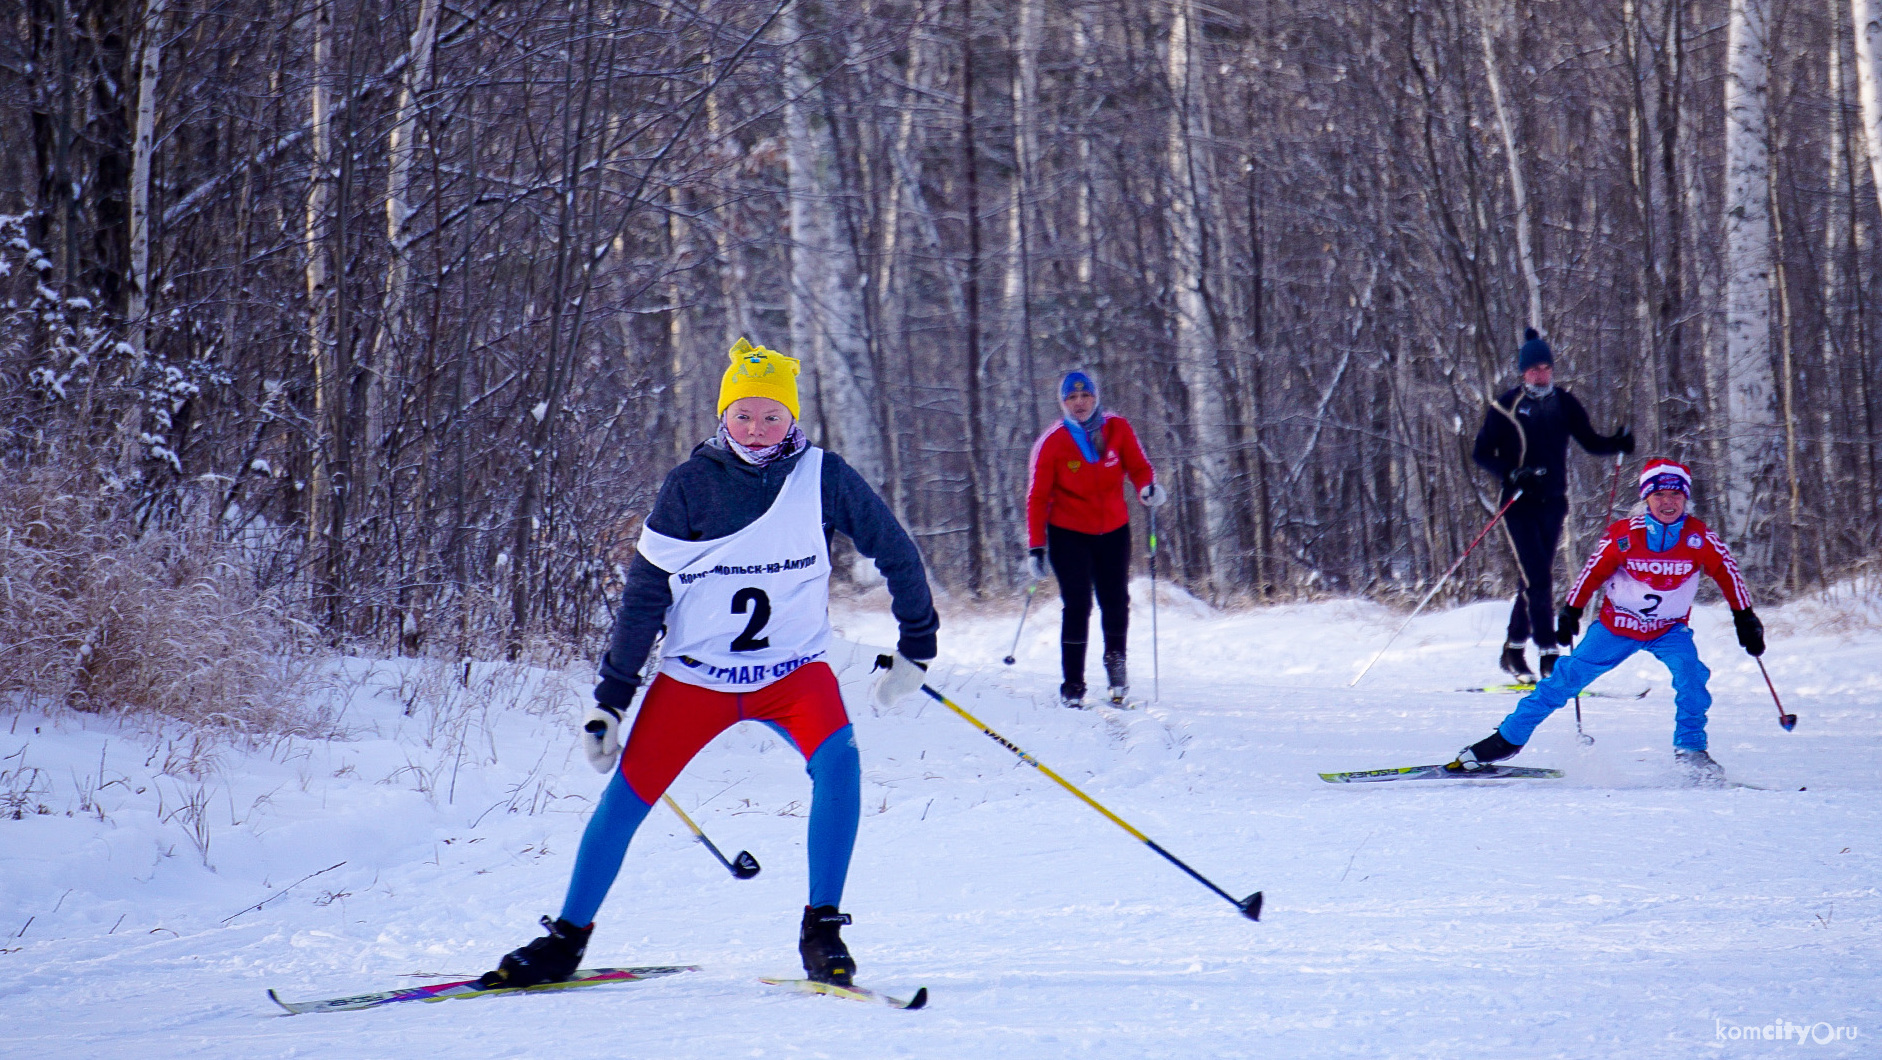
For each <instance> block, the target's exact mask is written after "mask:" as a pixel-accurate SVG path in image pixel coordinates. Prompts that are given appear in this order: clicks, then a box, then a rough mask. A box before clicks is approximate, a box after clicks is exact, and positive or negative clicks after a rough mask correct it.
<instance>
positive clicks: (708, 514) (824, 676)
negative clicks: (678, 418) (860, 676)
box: [483, 339, 940, 987]
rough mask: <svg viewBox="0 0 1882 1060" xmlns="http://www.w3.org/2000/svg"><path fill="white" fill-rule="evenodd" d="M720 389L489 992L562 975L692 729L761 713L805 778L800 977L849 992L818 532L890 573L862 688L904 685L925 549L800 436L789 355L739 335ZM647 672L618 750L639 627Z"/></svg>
mask: <svg viewBox="0 0 1882 1060" xmlns="http://www.w3.org/2000/svg"><path fill="white" fill-rule="evenodd" d="M731 359H732V363H731V366H730V367H729V368H727V369H726V372H725V376H724V378H723V379H722V381H721V382H720V384H719V416H720V424H719V429H718V432H717V433H716V435H715V436H714V437H712V438H710V439H708V440H706V441H704V442H702V443H700V444H699V446H698V447H696V448H695V449H694V450H693V453H692V456H691V457H690V458H689V459H688V460H687V461H686V462H685V463H683V464H681V465H680V466H679V467H677V468H674V469H673V471H672V472H671V473H669V474H668V475H667V477H666V482H665V483H664V484H663V485H662V486H661V487H660V495H659V497H658V498H657V499H656V500H655V501H654V506H653V510H652V511H651V512H650V513H648V515H647V523H646V526H645V528H644V529H643V530H642V532H641V537H640V544H639V548H638V554H637V555H636V556H635V557H634V559H633V562H632V565H631V566H630V568H629V570H628V573H627V586H626V589H625V590H624V592H623V593H622V598H621V610H620V613H619V615H618V617H617V618H616V619H615V623H614V636H613V641H612V644H611V645H610V647H609V649H608V652H607V654H606V655H605V656H604V657H603V659H602V662H601V679H600V683H599V685H598V686H597V687H596V688H595V704H594V705H593V706H592V707H590V708H589V709H588V712H587V715H586V716H585V717H584V719H583V723H584V724H583V731H582V734H581V743H582V750H583V751H584V752H585V753H586V754H587V757H588V760H589V762H590V763H591V764H593V765H594V766H595V768H596V769H597V770H599V771H601V772H611V773H612V774H613V776H612V777H611V778H610V779H609V781H608V786H607V789H606V790H605V791H604V792H603V793H602V796H601V802H600V803H599V804H598V805H597V806H596V808H595V812H594V816H593V817H592V818H590V820H589V822H588V828H587V830H586V831H585V832H584V833H583V834H582V843H581V848H580V850H579V851H578V853H577V854H576V856H575V869H574V873H573V875H572V876H571V878H570V880H569V886H568V894H567V897H566V898H564V899H563V903H562V912H561V915H560V916H559V917H557V918H556V919H555V920H550V919H549V918H548V917H546V916H545V917H543V918H542V922H543V925H544V926H545V927H547V928H548V932H549V933H548V934H547V935H546V936H544V937H542V938H539V939H536V940H534V941H532V942H530V943H529V944H528V945H526V946H523V947H522V948H520V949H518V950H515V951H514V952H512V953H510V954H508V955H507V956H505V957H504V958H503V961H502V963H501V964H499V965H498V967H497V968H496V970H495V971H492V972H488V973H486V974H485V975H484V977H483V983H484V985H485V986H486V987H491V986H529V985H532V984H535V983H542V982H552V981H558V980H562V979H566V978H568V977H569V975H570V974H571V973H573V972H574V971H575V969H576V965H577V963H578V962H579V961H580V960H581V957H582V953H583V951H584V950H585V949H586V948H587V944H588V938H589V933H590V932H592V931H593V930H594V926H595V925H594V919H595V912H596V910H597V909H599V908H600V907H601V902H602V899H603V898H604V897H605V896H606V895H607V893H608V888H609V887H610V885H612V884H613V882H614V878H615V875H616V874H617V873H618V872H619V871H620V868H621V860H622V857H623V856H624V855H625V854H626V853H627V845H628V842H629V840H631V839H632V838H633V837H634V831H635V829H637V828H639V827H640V823H641V821H642V820H643V819H644V818H645V817H646V816H647V811H648V809H649V808H650V807H651V806H652V805H653V803H654V800H656V799H658V798H659V797H660V796H661V794H662V793H663V792H665V791H666V788H667V785H668V784H670V783H671V782H672V781H673V778H674V777H675V776H676V775H678V773H679V771H680V770H681V769H683V768H685V766H686V763H687V762H689V761H691V760H692V757H693V756H694V755H695V754H697V753H698V752H699V749H700V748H702V747H704V746H705V745H706V743H707V742H708V741H710V740H711V739H712V738H713V737H715V736H717V735H718V734H719V733H721V732H723V731H725V729H726V728H728V727H729V726H731V725H733V724H734V723H736V722H740V721H747V720H749V721H760V722H763V723H764V724H766V725H768V726H770V727H771V728H772V729H774V730H776V731H777V733H778V734H779V735H780V736H782V737H783V738H784V739H785V740H787V741H788V742H789V743H790V744H791V745H792V746H793V747H795V748H796V749H797V750H798V751H799V752H800V753H801V754H803V756H804V758H805V760H806V762H807V763H808V771H809V773H810V778H811V787H812V795H811V805H810V835H809V842H808V848H809V856H810V902H809V904H808V905H807V906H805V908H804V919H803V924H802V927H801V929H800V931H799V935H798V950H799V952H800V954H801V955H802V957H803V961H804V971H805V972H806V973H807V974H808V975H809V976H810V978H812V979H815V980H817V981H820V982H826V983H835V984H837V985H840V986H848V985H850V982H851V976H852V975H853V974H854V971H855V964H854V962H853V961H852V960H851V958H850V953H849V949H848V948H847V947H846V946H845V945H844V943H843V939H842V936H841V935H840V933H839V929H840V928H841V926H842V925H844V924H847V923H849V922H850V918H849V915H848V914H845V913H840V912H838V910H837V907H838V905H839V903H841V901H842V898H843V882H844V878H845V876H846V875H847V874H848V872H849V861H850V850H851V848H852V847H853V846H854V844H855V840H856V823H857V818H858V817H859V815H860V812H861V768H860V765H859V762H858V759H857V753H856V740H855V738H854V736H853V735H852V734H851V731H850V723H849V717H848V715H847V714H846V712H845V711H844V707H843V699H842V696H841V695H840V694H839V693H838V690H837V683H836V675H835V674H834V673H833V672H831V670H830V666H829V664H828V663H826V662H824V661H823V656H824V651H825V648H826V646H827V644H828V641H829V636H830V616H829V582H830V548H829V543H830V533H831V532H832V531H836V532H840V533H842V534H843V535H844V536H846V537H848V538H849V539H850V540H851V541H852V542H853V543H854V544H855V546H856V551H857V552H859V553H861V554H862V555H864V556H868V557H871V558H873V559H874V560H875V562H876V568H877V569H878V570H880V571H881V572H882V575H883V577H884V578H885V579H887V581H888V585H889V594H890V597H891V600H892V603H891V610H892V611H893V612H894V614H895V617H896V619H897V621H898V623H899V625H900V628H901V639H900V642H899V643H898V645H897V647H896V654H895V655H894V656H893V657H892V658H893V661H894V662H893V665H892V666H891V667H890V668H889V669H888V670H887V671H885V672H884V673H883V674H882V675H881V676H880V677H878V678H877V682H876V687H875V694H876V697H877V698H878V700H880V701H882V702H885V703H887V702H893V701H894V700H895V699H898V698H900V697H901V696H903V695H906V694H907V693H910V692H913V691H915V690H916V689H918V688H919V687H920V685H921V681H922V672H923V671H924V670H925V669H926V664H927V662H928V661H929V660H932V659H933V658H934V655H935V633H936V630H937V629H938V627H939V625H940V620H939V619H938V618H937V617H936V615H935V610H934V602H933V599H932V597H931V596H930V595H929V592H928V581H927V575H926V574H925V573H924V571H923V569H922V561H921V554H920V553H919V552H917V551H916V548H915V544H914V542H913V541H911V540H910V539H909V536H908V534H907V533H906V532H905V531H904V530H903V529H902V527H901V525H900V524H899V523H897V522H896V520H895V516H893V515H892V514H890V512H889V509H888V507H887V506H886V505H884V504H883V503H882V499H881V498H880V497H878V496H877V495H876V493H875V491H874V490H872V489H870V487H869V485H868V483H866V482H864V481H863V478H862V476H861V475H858V474H857V473H856V471H855V470H854V469H852V468H851V467H849V466H848V465H847V464H845V463H844V462H843V461H842V460H841V459H839V458H838V457H837V456H836V454H834V453H828V452H825V451H824V450H822V449H820V448H817V447H816V446H813V445H811V444H810V443H809V441H808V440H807V439H806V438H805V437H804V432H803V429H802V428H801V427H800V426H799V425H798V423H797V415H798V401H797V371H798V362H797V361H796V360H794V359H792V358H790V357H786V356H784V355H782V354H779V353H777V352H775V351H773V350H768V349H765V348H764V347H762V346H759V347H754V346H752V345H751V344H750V343H749V342H747V341H746V340H744V339H739V340H738V343H737V344H736V345H734V346H733V347H732V350H731ZM663 625H664V626H665V628H666V638H665V640H664V641H662V642H661V651H660V663H659V672H658V675H657V676H655V677H654V679H653V683H652V684H651V685H650V686H649V687H648V689H647V695H646V697H645V699H644V700H643V701H642V702H641V706H640V712H639V714H638V715H636V717H635V718H634V726H633V730H632V731H631V732H629V733H628V735H627V741H626V749H625V751H623V750H622V742H621V736H620V728H621V719H622V716H623V715H624V714H625V712H626V711H627V708H628V705H629V703H630V701H631V700H632V699H633V696H634V693H635V690H636V688H637V687H638V686H639V684H640V673H641V667H642V665H643V664H644V662H645V660H646V659H647V657H648V654H649V652H650V651H651V650H652V648H653V643H654V637H655V635H656V634H658V633H659V632H660V630H661V627H662V626H663Z"/></svg>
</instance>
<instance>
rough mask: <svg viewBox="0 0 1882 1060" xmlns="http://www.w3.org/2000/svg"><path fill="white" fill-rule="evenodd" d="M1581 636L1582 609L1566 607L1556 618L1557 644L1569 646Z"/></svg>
mask: <svg viewBox="0 0 1882 1060" xmlns="http://www.w3.org/2000/svg"><path fill="white" fill-rule="evenodd" d="M1579 636H1581V608H1579V607H1571V606H1568V605H1564V606H1563V607H1562V610H1561V612H1560V613H1559V614H1557V615H1556V616H1555V642H1556V643H1557V644H1569V643H1572V642H1573V641H1574V639H1575V638H1576V637H1579Z"/></svg>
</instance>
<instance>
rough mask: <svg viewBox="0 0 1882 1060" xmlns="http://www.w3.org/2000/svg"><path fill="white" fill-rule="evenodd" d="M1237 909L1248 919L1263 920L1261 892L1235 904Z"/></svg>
mask: <svg viewBox="0 0 1882 1060" xmlns="http://www.w3.org/2000/svg"><path fill="white" fill-rule="evenodd" d="M1235 907H1236V908H1237V909H1240V910H1241V911H1242V915H1243V916H1245V917H1247V918H1248V919H1250V920H1260V919H1261V892H1260V891H1256V892H1255V893H1254V894H1251V895H1249V896H1248V897H1246V898H1244V899H1242V900H1241V901H1239V902H1237V903H1236V904H1235Z"/></svg>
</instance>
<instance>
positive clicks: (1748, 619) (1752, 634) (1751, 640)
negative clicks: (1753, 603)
mask: <svg viewBox="0 0 1882 1060" xmlns="http://www.w3.org/2000/svg"><path fill="white" fill-rule="evenodd" d="M1732 625H1734V626H1737V627H1738V643H1740V644H1742V645H1744V648H1745V653H1746V654H1747V655H1763V654H1764V623H1763V622H1760V621H1758V613H1757V612H1756V611H1753V610H1752V609H1751V608H1749V607H1747V608H1745V609H1744V610H1743V611H1734V612H1732Z"/></svg>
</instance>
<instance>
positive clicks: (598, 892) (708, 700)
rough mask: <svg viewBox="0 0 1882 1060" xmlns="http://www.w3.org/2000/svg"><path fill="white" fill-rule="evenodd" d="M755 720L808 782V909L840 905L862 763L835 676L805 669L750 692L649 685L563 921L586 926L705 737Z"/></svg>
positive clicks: (589, 835) (660, 682)
mask: <svg viewBox="0 0 1882 1060" xmlns="http://www.w3.org/2000/svg"><path fill="white" fill-rule="evenodd" d="M740 721H756V722H761V723H763V724H764V725H766V726H767V727H769V728H770V729H771V730H772V731H774V732H776V733H777V734H778V735H779V736H782V737H783V738H784V739H785V740H787V741H789V743H790V745H791V746H792V747H794V748H796V749H797V751H798V753H799V754H802V755H803V756H804V760H805V762H804V765H805V771H806V772H808V773H809V774H810V784H811V796H810V835H809V837H808V839H809V842H808V847H809V850H808V853H809V855H810V904H811V905H813V906H820V905H831V906H834V905H840V904H841V903H842V901H843V884H844V881H845V879H846V878H847V877H848V875H849V864H850V854H851V851H852V850H853V848H854V847H855V844H856V826H857V822H858V819H859V818H860V817H861V816H862V763H861V759H860V758H859V757H858V755H857V753H856V736H855V733H854V731H853V730H852V729H851V728H850V724H849V718H848V717H847V716H846V714H845V712H844V710H843V699H842V694H841V693H840V692H839V691H838V690H837V684H836V675H835V674H834V673H832V672H831V670H830V668H829V666H827V665H825V664H824V663H821V662H816V663H811V664H810V665H808V666H804V667H801V668H799V669H798V670H796V671H794V672H793V673H792V674H791V675H790V676H788V677H785V678H783V679H782V680H779V681H776V682H773V683H772V684H770V685H767V686H766V687H764V688H763V689H760V690H758V691H757V692H755V693H732V692H718V691H713V690H710V689H703V688H697V687H694V686H692V685H686V684H683V683H681V682H678V681H674V680H673V679H671V678H669V677H666V676H665V675H661V676H658V677H656V678H654V684H653V686H652V687H651V688H649V689H648V691H647V699H646V701H645V702H643V703H642V704H641V707H640V713H639V714H638V715H636V716H635V718H634V727H633V729H632V731H630V732H629V734H628V738H627V746H626V747H625V748H623V749H622V751H621V765H620V768H618V769H616V770H615V771H614V776H613V777H612V779H610V780H609V781H608V787H607V790H606V791H604V792H602V795H601V802H600V803H599V804H598V805H597V806H596V807H595V813H594V816H593V817H591V818H589V820H588V828H587V829H586V830H585V831H584V832H583V833H582V844H581V847H580V849H579V850H577V851H576V854H575V871H574V872H573V873H572V874H570V877H569V889H568V895H567V897H565V898H564V899H563V901H562V914H561V916H562V919H564V920H567V921H568V922H569V923H571V924H587V923H590V922H592V921H593V920H594V919H595V912H596V910H598V909H600V908H601V902H602V899H604V898H606V897H607V894H608V888H610V887H611V886H613V884H614V878H615V876H617V875H618V874H619V873H620V871H621V861H622V859H623V858H624V857H625V856H626V854H627V847H628V843H629V842H631V841H632V840H633V838H634V833H635V832H636V831H638V830H639V828H640V825H641V822H642V821H644V820H646V818H647V812H648V811H649V810H651V809H652V808H653V804H654V802H655V801H656V800H658V799H659V798H660V794H661V792H664V791H665V790H666V789H667V785H668V784H670V783H672V781H673V778H674V776H675V775H677V774H678V773H679V771H680V770H681V769H682V768H684V767H685V765H686V763H687V762H688V761H690V760H691V759H692V757H693V755H695V754H697V753H698V752H699V749H700V748H702V747H704V746H705V745H706V744H707V743H708V742H709V741H710V740H712V738H713V737H715V736H717V735H719V734H720V733H721V732H724V731H725V730H726V729H727V728H729V727H730V726H732V725H734V724H736V723H738V722H740Z"/></svg>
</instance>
